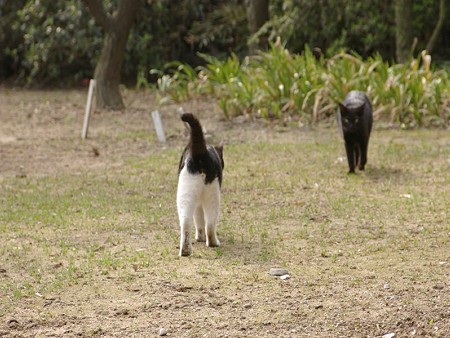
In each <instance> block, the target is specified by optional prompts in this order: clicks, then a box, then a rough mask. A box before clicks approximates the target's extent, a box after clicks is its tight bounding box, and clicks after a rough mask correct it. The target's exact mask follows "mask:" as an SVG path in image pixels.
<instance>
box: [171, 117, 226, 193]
mask: <svg viewBox="0 0 450 338" xmlns="http://www.w3.org/2000/svg"><path fill="white" fill-rule="evenodd" d="M181 120H183V121H184V122H187V123H188V124H189V126H190V127H191V137H190V140H189V144H188V145H187V146H186V148H185V149H184V151H183V155H182V156H181V159H180V164H179V166H178V174H180V172H181V170H182V169H183V168H184V166H185V165H186V166H187V169H188V171H189V173H191V174H193V175H195V174H205V184H208V183H211V182H212V181H214V179H216V178H218V179H219V184H220V185H221V184H222V171H223V168H224V162H223V146H222V145H220V146H219V147H213V146H210V145H207V144H206V142H205V137H204V135H203V130H202V126H201V124H200V121H199V120H198V119H197V118H196V117H195V116H194V115H193V114H189V113H185V114H183V115H182V116H181Z"/></svg>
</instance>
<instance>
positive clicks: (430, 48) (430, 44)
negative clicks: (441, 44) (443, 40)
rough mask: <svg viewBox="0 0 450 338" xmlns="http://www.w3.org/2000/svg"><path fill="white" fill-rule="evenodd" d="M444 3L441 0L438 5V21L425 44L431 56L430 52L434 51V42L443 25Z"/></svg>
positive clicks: (443, 0)
mask: <svg viewBox="0 0 450 338" xmlns="http://www.w3.org/2000/svg"><path fill="white" fill-rule="evenodd" d="M445 1H446V0H441V1H440V3H439V17H438V21H437V23H436V26H435V27H434V30H433V34H431V37H430V40H429V41H428V43H427V51H428V53H430V54H431V52H432V51H433V49H434V46H435V45H436V42H437V40H438V37H439V34H440V32H441V29H442V26H443V25H444V21H445V11H446V8H445Z"/></svg>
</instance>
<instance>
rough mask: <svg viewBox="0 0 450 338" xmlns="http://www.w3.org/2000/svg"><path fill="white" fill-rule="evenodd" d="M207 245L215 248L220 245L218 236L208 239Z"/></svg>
mask: <svg viewBox="0 0 450 338" xmlns="http://www.w3.org/2000/svg"><path fill="white" fill-rule="evenodd" d="M206 246H207V247H210V248H215V247H219V246H220V241H219V239H218V238H217V236H211V238H207V239H206Z"/></svg>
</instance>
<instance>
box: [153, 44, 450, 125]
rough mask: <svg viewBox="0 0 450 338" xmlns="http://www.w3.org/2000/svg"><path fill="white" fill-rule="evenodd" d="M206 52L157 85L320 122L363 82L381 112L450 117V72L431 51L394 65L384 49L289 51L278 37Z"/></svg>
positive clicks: (169, 93) (435, 120)
mask: <svg viewBox="0 0 450 338" xmlns="http://www.w3.org/2000/svg"><path fill="white" fill-rule="evenodd" d="M200 56H201V57H202V58H203V59H204V60H205V61H206V65H205V66H203V67H200V68H198V69H197V70H194V69H192V68H190V67H189V66H187V65H183V64H177V67H176V68H173V67H172V68H171V73H170V74H162V73H161V74H160V75H161V77H160V78H159V80H158V87H159V90H160V93H161V94H162V95H163V97H164V98H165V100H167V99H170V100H174V101H182V100H185V99H189V98H192V97H194V96H198V95H205V94H207V95H212V96H213V97H215V98H216V99H217V101H218V104H219V106H220V108H221V109H222V111H223V113H224V115H225V116H226V117H228V118H229V117H232V116H237V115H242V114H248V115H251V116H260V117H263V118H276V119H280V118H281V119H285V118H297V119H299V120H301V121H304V122H305V123H317V122H319V121H322V120H326V119H328V118H331V117H333V116H334V115H335V112H336V107H337V103H338V102H340V101H342V100H343V99H344V97H345V95H346V94H347V93H348V92H349V91H351V90H361V91H365V92H366V93H367V94H368V96H369V98H370V99H371V101H372V103H373V106H374V111H375V117H376V118H378V119H384V120H386V121H389V122H393V123H397V124H399V125H402V126H404V127H415V126H431V125H434V126H436V125H447V123H448V120H449V118H450V108H449V104H450V89H449V88H450V80H449V74H448V72H447V71H445V70H432V68H431V57H430V55H428V54H427V53H426V52H422V53H421V54H420V55H419V56H417V58H415V59H412V60H411V62H409V63H406V64H395V65H390V64H389V63H388V62H386V61H384V60H383V59H382V58H381V56H379V55H375V56H373V57H370V58H368V59H366V60H364V59H362V58H361V57H360V56H359V55H357V54H349V53H345V52H341V53H338V54H336V55H335V56H333V57H331V58H329V59H325V58H323V57H317V56H315V55H314V54H313V52H312V51H311V50H310V49H309V48H308V47H306V48H305V50H304V52H303V53H302V54H291V53H290V52H289V51H288V50H287V49H285V48H284V47H283V46H282V45H281V44H279V43H276V44H273V45H272V46H271V48H270V49H269V50H268V51H267V52H261V53H259V54H258V55H256V56H251V57H246V58H244V59H243V60H239V59H238V58H237V57H236V55H231V56H230V57H229V58H227V59H226V60H223V61H222V60H219V59H217V58H214V57H211V56H207V55H200ZM173 65H174V64H172V65H171V66H173Z"/></svg>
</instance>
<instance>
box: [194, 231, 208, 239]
mask: <svg viewBox="0 0 450 338" xmlns="http://www.w3.org/2000/svg"><path fill="white" fill-rule="evenodd" d="M195 240H196V241H197V242H206V234H205V231H197V232H196V233H195Z"/></svg>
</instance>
